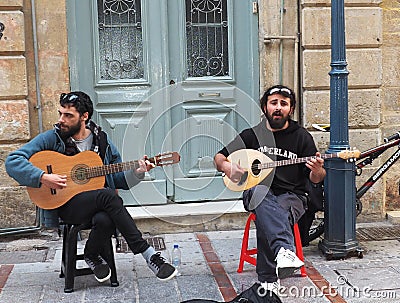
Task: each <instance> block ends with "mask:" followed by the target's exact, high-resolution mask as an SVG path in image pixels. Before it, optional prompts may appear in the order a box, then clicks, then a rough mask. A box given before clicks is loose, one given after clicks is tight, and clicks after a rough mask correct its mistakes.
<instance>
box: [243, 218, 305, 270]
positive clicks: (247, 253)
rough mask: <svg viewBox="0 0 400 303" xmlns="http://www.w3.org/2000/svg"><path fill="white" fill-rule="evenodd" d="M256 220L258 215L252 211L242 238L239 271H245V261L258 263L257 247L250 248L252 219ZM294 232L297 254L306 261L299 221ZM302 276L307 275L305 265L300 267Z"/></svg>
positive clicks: (294, 227)
mask: <svg viewBox="0 0 400 303" xmlns="http://www.w3.org/2000/svg"><path fill="white" fill-rule="evenodd" d="M255 220H256V215H255V214H254V213H251V214H250V215H249V217H248V218H247V222H246V226H245V228H244V234H243V240H242V249H241V252H240V260H239V267H238V270H237V272H238V273H241V272H242V271H243V266H244V262H247V263H250V264H253V265H256V264H257V258H256V257H254V256H253V255H256V254H257V248H251V249H249V234H250V225H251V221H255ZM293 234H294V242H295V245H296V255H297V257H298V258H299V259H300V260H301V261H303V262H304V255H303V247H302V245H301V238H300V231H299V226H298V225H297V223H296V224H295V225H294V226H293ZM300 272H301V276H302V277H307V272H306V268H305V266H302V267H301V268H300Z"/></svg>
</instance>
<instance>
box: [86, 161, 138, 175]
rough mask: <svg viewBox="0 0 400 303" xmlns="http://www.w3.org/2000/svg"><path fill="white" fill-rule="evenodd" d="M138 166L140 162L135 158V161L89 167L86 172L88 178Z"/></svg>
mask: <svg viewBox="0 0 400 303" xmlns="http://www.w3.org/2000/svg"><path fill="white" fill-rule="evenodd" d="M138 166H139V163H138V161H137V160H135V161H128V162H121V163H114V164H108V165H102V166H93V167H88V168H86V171H85V173H86V177H87V178H96V177H100V176H105V175H109V174H114V173H119V172H121V171H127V170H130V169H134V168H137V167H138Z"/></svg>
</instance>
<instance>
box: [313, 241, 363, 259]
mask: <svg viewBox="0 0 400 303" xmlns="http://www.w3.org/2000/svg"><path fill="white" fill-rule="evenodd" d="M318 248H319V249H320V250H321V251H322V253H323V254H324V256H325V257H326V259H327V260H334V259H346V258H350V257H358V258H360V259H361V258H363V257H364V255H363V252H364V250H363V249H362V248H361V247H360V246H359V245H358V241H351V242H347V243H339V242H330V241H327V240H325V239H323V240H321V241H319V243H318Z"/></svg>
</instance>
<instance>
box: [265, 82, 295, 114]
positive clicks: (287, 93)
mask: <svg viewBox="0 0 400 303" xmlns="http://www.w3.org/2000/svg"><path fill="white" fill-rule="evenodd" d="M273 94H280V95H282V96H284V97H287V98H290V108H292V113H293V112H294V109H295V108H296V95H295V94H294V91H292V90H291V89H290V88H289V87H287V86H284V85H274V86H271V87H270V88H268V89H267V90H266V91H265V93H264V95H263V96H262V97H261V99H260V106H261V110H262V111H263V112H264V107H265V105H266V104H267V101H268V96H271V95H273ZM264 114H265V113H264Z"/></svg>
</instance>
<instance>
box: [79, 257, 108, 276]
mask: <svg viewBox="0 0 400 303" xmlns="http://www.w3.org/2000/svg"><path fill="white" fill-rule="evenodd" d="M84 259H85V262H86V264H87V265H89V267H90V269H91V270H92V271H93V273H94V276H95V278H96V280H97V281H99V282H104V281H107V280H108V279H110V277H111V269H110V267H109V266H108V264H107V262H106V261H105V260H104V259H103V258H102V257H101V256H100V255H87V256H85V257H84Z"/></svg>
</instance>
